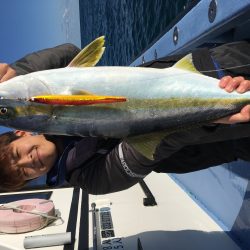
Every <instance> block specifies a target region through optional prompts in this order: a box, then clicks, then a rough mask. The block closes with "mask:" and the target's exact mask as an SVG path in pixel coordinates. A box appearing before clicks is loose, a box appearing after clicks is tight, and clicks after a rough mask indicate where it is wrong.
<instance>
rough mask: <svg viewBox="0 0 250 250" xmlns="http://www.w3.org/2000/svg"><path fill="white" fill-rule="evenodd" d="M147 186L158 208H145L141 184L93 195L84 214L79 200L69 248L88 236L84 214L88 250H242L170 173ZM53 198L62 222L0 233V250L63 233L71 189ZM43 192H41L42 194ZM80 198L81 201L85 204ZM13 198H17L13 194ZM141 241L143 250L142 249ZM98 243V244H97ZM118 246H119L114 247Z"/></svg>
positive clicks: (14, 249)
mask: <svg viewBox="0 0 250 250" xmlns="http://www.w3.org/2000/svg"><path fill="white" fill-rule="evenodd" d="M145 182H146V184H147V185H148V187H149V189H150V190H151V192H152V194H153V195H154V197H155V200H156V202H157V204H158V205H157V206H152V207H150V206H149V207H145V206H144V205H143V198H144V197H145V194H144V192H143V191H142V189H141V187H140V186H139V185H135V186H134V187H132V188H130V189H129V190H126V191H122V192H117V193H114V194H109V195H98V196H97V195H90V196H89V210H90V211H86V213H85V215H83V214H82V215H81V214H80V213H81V212H80V211H83V210H82V209H81V204H84V203H81V201H80V202H79V203H78V204H77V207H78V209H77V210H78V214H77V216H76V224H75V225H74V226H73V228H75V229H76V234H75V235H76V241H75V244H74V247H73V245H72V246H71V247H70V248H69V249H79V250H80V249H86V248H80V247H79V246H80V245H78V244H80V242H81V241H82V240H84V239H86V237H85V236H84V234H86V233H87V232H84V230H81V231H80V230H79V226H80V225H79V224H80V223H79V221H80V218H81V217H82V216H86V215H87V214H88V215H89V240H88V241H89V249H93V250H94V249H143V250H149V249H150V250H151V249H152V250H153V249H157V250H160V249H171V250H177V249H178V250H179V249H192V250H198V249H199V250H201V249H202V250H208V249H209V250H210V249H214V250H216V249H218V250H223V249H225V250H238V249H240V248H239V247H238V246H237V245H236V244H235V243H234V241H233V240H232V239H231V238H230V237H229V236H228V235H227V234H226V233H225V232H223V230H222V229H221V228H220V227H219V226H218V225H217V224H216V223H215V222H214V221H213V219H211V218H210V217H209V216H208V214H207V213H206V212H204V210H202V209H201V208H200V207H199V206H198V205H197V204H196V203H195V202H194V201H193V200H192V199H191V198H190V197H189V196H188V195H187V194H186V193H185V192H184V191H183V190H182V189H181V188H180V187H179V186H178V185H177V184H176V183H175V182H174V181H173V180H172V179H171V178H170V177H169V176H168V175H166V174H156V173H152V174H150V175H149V176H148V177H147V178H145ZM47 191H52V192H53V193H52V196H51V199H52V200H53V201H54V204H55V207H56V208H57V209H59V211H60V213H61V215H62V218H63V220H64V223H61V221H57V222H56V223H54V224H51V225H50V226H48V227H46V228H44V229H42V230H39V231H34V232H29V233H25V234H16V235H13V234H8V235H7V234H2V235H0V250H17V249H18V250H22V249H24V248H23V241H24V238H25V236H33V235H44V234H55V233H64V232H66V231H70V229H69V228H68V229H67V226H68V219H69V214H70V209H72V206H73V205H74V204H73V202H72V203H71V200H72V195H73V189H72V188H66V189H56V190H46V192H47ZM39 192H41V191H39ZM81 194H82V192H80V195H79V198H78V199H79V200H81V197H82V196H81ZM13 195H15V194H14V193H13ZM92 203H95V204H96V208H98V209H99V211H97V212H96V218H97V220H96V222H97V227H96V228H95V230H96V235H97V238H96V239H95V240H96V243H97V244H96V246H95V244H94V243H93V242H94V241H93V226H92V225H93V221H92V212H91V209H92V208H91V204H92ZM102 209H105V211H107V209H108V210H109V211H110V214H111V217H112V222H113V227H112V226H111V227H112V230H113V232H114V234H115V235H114V236H113V237H107V238H102V237H101V233H100V232H101V229H99V226H98V224H100V220H99V215H100V211H102ZM138 238H139V240H140V244H139V245H140V246H139V248H138ZM93 245H94V246H93ZM105 247H112V248H105ZM115 247H117V248H115ZM38 249H48V250H49V249H53V250H62V249H65V248H64V247H63V246H53V247H44V248H38Z"/></svg>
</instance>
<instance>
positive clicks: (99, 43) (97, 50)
mask: <svg viewBox="0 0 250 250" xmlns="http://www.w3.org/2000/svg"><path fill="white" fill-rule="evenodd" d="M104 42H105V38H104V36H100V37H98V38H97V39H95V40H94V41H93V42H91V43H90V44H89V45H87V46H86V47H85V48H84V49H82V50H81V52H80V53H79V54H77V56H76V57H75V58H74V59H73V60H72V61H71V62H70V63H69V65H68V67H92V66H95V65H96V64H97V63H98V62H99V60H100V59H101V57H102V55H103V52H104V50H105V47H103V45H104Z"/></svg>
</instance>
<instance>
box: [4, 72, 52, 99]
mask: <svg viewBox="0 0 250 250" xmlns="http://www.w3.org/2000/svg"><path fill="white" fill-rule="evenodd" d="M48 93H49V90H48V87H47V85H46V84H45V83H44V82H43V81H42V80H41V79H39V78H38V77H36V74H33V73H31V74H27V75H21V76H16V77H14V78H12V79H10V80H8V81H5V82H3V83H1V84H0V97H1V98H7V99H18V98H26V99H28V98H30V97H32V96H36V95H41V94H48Z"/></svg>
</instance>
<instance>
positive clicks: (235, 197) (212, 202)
mask: <svg viewBox="0 0 250 250" xmlns="http://www.w3.org/2000/svg"><path fill="white" fill-rule="evenodd" d="M171 176H172V178H174V179H175V181H176V182H177V183H179V184H180V185H181V186H182V187H183V188H184V190H185V191H186V192H187V193H188V194H189V195H190V196H191V197H192V198H193V199H194V200H195V201H196V202H197V203H198V204H199V205H200V206H201V207H203V208H204V209H205V210H206V211H207V212H208V213H209V214H210V215H211V217H212V218H213V219H214V220H215V221H216V222H217V223H218V224H219V225H220V226H221V227H222V228H223V230H224V231H230V235H231V236H233V238H234V239H237V242H241V244H242V245H243V246H244V249H245V247H247V249H250V230H249V228H250V212H249V211H250V210H249V209H250V203H249V201H250V195H249V191H250V183H249V179H250V163H249V162H245V161H241V160H239V161H237V162H233V163H228V164H223V165H221V166H217V167H212V168H209V169H207V170H202V171H197V172H194V173H190V174H182V175H180V174H178V175H177V174H174V175H171Z"/></svg>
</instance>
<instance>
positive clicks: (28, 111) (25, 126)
mask: <svg viewBox="0 0 250 250" xmlns="http://www.w3.org/2000/svg"><path fill="white" fill-rule="evenodd" d="M50 118H51V113H50V108H49V106H48V105H42V104H36V103H31V102H29V101H27V100H23V99H1V100H0V125H2V126H6V127H10V128H14V129H18V130H25V131H31V132H39V129H41V128H44V127H46V126H47V125H48V124H47V121H48V120H49V119H50Z"/></svg>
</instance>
